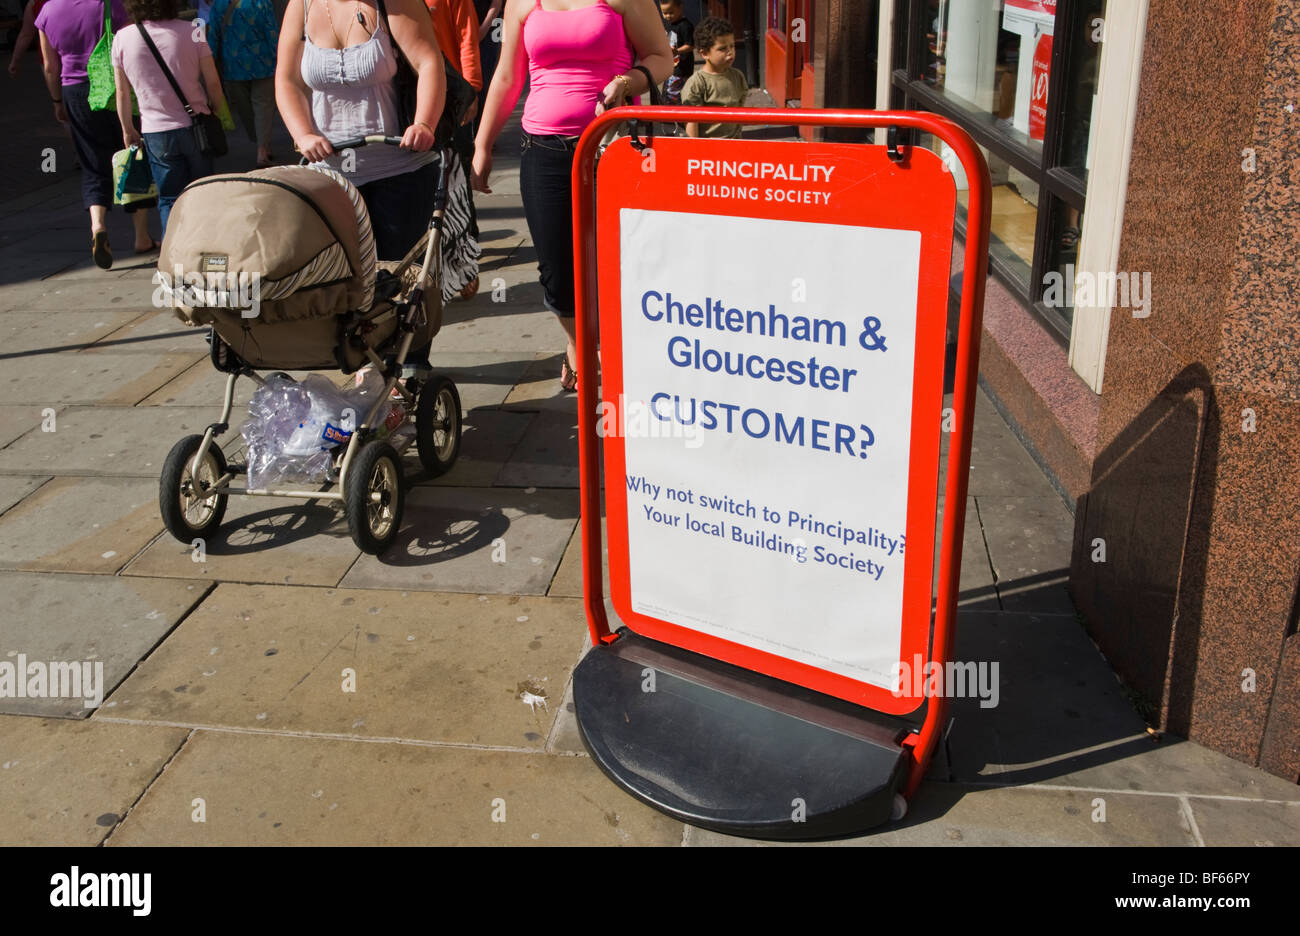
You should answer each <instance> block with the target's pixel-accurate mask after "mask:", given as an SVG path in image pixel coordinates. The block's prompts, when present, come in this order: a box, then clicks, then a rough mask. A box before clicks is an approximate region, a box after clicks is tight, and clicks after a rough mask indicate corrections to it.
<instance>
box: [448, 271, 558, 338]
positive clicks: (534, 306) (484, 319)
mask: <svg viewBox="0 0 1300 936" xmlns="http://www.w3.org/2000/svg"><path fill="white" fill-rule="evenodd" d="M534 275H535V274H534ZM510 296H511V298H510V303H509V304H508V305H502V304H500V303H492V302H491V301H489V300H482V302H481V304H480V305H479V306H478V307H475V308H474V309H472V310H471V309H470V308H469V307H468V306H467V307H466V309H465V310H464V311H463V313H462V314H465V315H466V316H471V317H467V318H465V319H464V320H460V319H452V317H451V316H450V315H448V316H447V318H446V319H444V322H443V326H442V331H440V332H438V337H437V338H435V339H434V345H433V346H434V348H435V349H436V350H438V351H440V352H441V351H473V352H478V353H484V352H488V351H518V352H525V353H527V354H535V353H537V352H538V351H543V352H545V351H549V352H551V353H558V352H560V351H563V350H564V343H565V336H564V329H563V327H561V325H560V323H559V321H558V320H557V319H556V317H555V315H554V314H553V313H551V312H548V311H547V310H546V308H545V306H543V305H542V288H541V286H540V285H536V284H535V283H534V284H532V285H528V284H521V285H519V286H513V287H511V289H510ZM475 301H476V302H479V301H480V300H479V299H478V297H477V296H476V297H475ZM480 309H481V310H482V311H481V312H480V311H479V310H480Z"/></svg>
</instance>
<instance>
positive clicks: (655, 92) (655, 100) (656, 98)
mask: <svg viewBox="0 0 1300 936" xmlns="http://www.w3.org/2000/svg"><path fill="white" fill-rule="evenodd" d="M632 68H633V69H635V70H636V71H639V72H640V73H641V74H643V75H645V83H646V87H647V89H648V91H649V94H650V103H651V104H652V105H655V106H658V105H660V104H662V103H663V102H664V101H663V95H661V94H660V93H659V86H658V85H657V84H655V80H654V78H653V77H652V76H651V74H650V69H648V68H646V67H645V66H644V65H633V66H632Z"/></svg>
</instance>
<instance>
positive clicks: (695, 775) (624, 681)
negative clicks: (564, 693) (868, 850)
mask: <svg viewBox="0 0 1300 936" xmlns="http://www.w3.org/2000/svg"><path fill="white" fill-rule="evenodd" d="M573 702H574V707H575V710H576V714H577V720H578V729H579V731H580V733H581V735H582V740H583V743H584V744H585V745H586V747H587V750H588V751H589V752H591V756H592V757H593V758H594V759H595V761H596V763H597V764H598V765H600V769H601V770H603V771H604V772H605V774H606V775H608V776H609V778H610V779H611V780H613V781H614V782H615V783H617V784H618V785H619V786H620V787H622V788H623V789H624V790H626V791H627V792H629V793H631V794H632V795H633V796H635V797H636V798H637V799H639V800H642V801H643V802H645V803H648V804H649V805H651V806H653V807H655V808H656V809H658V810H660V811H662V812H664V813H667V814H668V815H670V816H673V817H674V818H676V819H680V820H681V821H683V822H687V823H690V824H691V825H696V826H700V827H701V828H705V829H711V830H714V831H716V832H723V833H726V834H728V835H739V836H746V837H750V838H763V839H783V840H797V839H818V838H836V837H841V836H846V835H852V834H855V833H859V832H863V831H866V830H868V829H870V828H872V827H874V826H877V825H880V824H881V823H884V822H886V821H887V820H888V819H889V818H890V815H891V812H892V810H893V808H894V798H895V795H896V794H897V793H898V790H899V787H900V785H901V783H902V781H903V780H904V778H905V776H906V770H905V767H906V765H907V763H908V754H907V752H906V751H905V750H904V748H903V747H902V741H903V738H904V737H906V736H907V734H908V733H909V732H910V731H911V730H912V725H911V724H910V723H909V722H908V721H906V720H903V719H899V718H893V717H891V716H888V715H883V714H881V713H879V712H875V711H872V710H870V709H864V708H862V707H861V706H857V705H853V704H851V703H848V702H844V701H842V700H840V699H834V698H831V697H830V696H825V695H822V694H820V693H816V692H813V691H811V690H808V689H803V688H801V687H798V686H794V685H792V684H790V683H786V682H782V681H781V680H777V679H772V678H770V677H768V676H762V675H759V674H757V673H753V672H750V671H749V670H745V669H741V668H740V667H736V666H732V665H730V664H728V663H722V662H719V661H717V660H714V659H711V658H709V657H705V656H701V655H699V654H696V653H692V652H690V651H688V650H683V649H681V648H678V647H673V646H670V645H669V644H664V643H659V642H658V641H653V640H649V639H647V638H645V637H641V636H639V635H637V634H634V633H632V632H631V631H629V630H627V629H626V628H625V629H623V630H621V631H619V637H618V639H617V640H615V641H614V642H613V643H611V644H602V645H600V646H596V647H593V648H592V650H591V651H590V652H589V653H588V654H587V655H586V656H585V657H584V658H583V660H582V662H581V663H580V664H579V665H578V667H577V669H576V670H574V673H573Z"/></svg>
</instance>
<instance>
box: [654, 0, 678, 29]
mask: <svg viewBox="0 0 1300 936" xmlns="http://www.w3.org/2000/svg"><path fill="white" fill-rule="evenodd" d="M659 12H660V13H662V14H663V18H664V19H666V20H668V22H670V23H673V22H676V21H677V20H679V19H681V18H682V0H659Z"/></svg>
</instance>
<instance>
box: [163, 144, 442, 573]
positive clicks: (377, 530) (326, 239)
mask: <svg viewBox="0 0 1300 936" xmlns="http://www.w3.org/2000/svg"><path fill="white" fill-rule="evenodd" d="M400 143H401V138H400V137H384V136H368V137H364V138H357V139H354V140H347V141H340V142H337V143H335V144H334V148H335V150H336V151H342V150H344V149H350V148H356V147H359V146H365V145H373V144H387V145H398V144H400ZM442 166H443V169H442V171H441V172H440V173H439V182H438V190H437V197H436V199H435V209H434V213H433V217H432V218H431V219H430V221H429V229H428V231H427V232H426V233H425V235H424V236H423V237H422V238H421V239H420V241H419V242H418V243H417V244H416V245H415V246H414V247H413V248H412V249H411V251H410V253H408V254H407V255H406V257H405V258H404V259H403V260H402V261H401V263H399V264H396V265H391V264H390V265H387V266H388V267H389V268H386V269H380V268H379V266H380V265H379V264H377V262H376V260H375V251H374V240H373V237H372V235H371V231H370V221H369V218H368V216H367V214H366V208H365V205H364V203H363V202H362V201H361V198H360V195H359V194H358V193H357V190H356V188H355V187H353V186H352V185H351V183H349V182H348V181H347V180H346V178H345V177H344V176H342V175H340V174H339V173H336V172H333V171H331V170H327V169H326V170H321V169H319V168H311V167H306V166H283V167H277V168H273V169H263V170H259V171H256V172H248V173H241V174H232V175H216V176H208V177H206V178H203V179H200V180H198V181H196V182H193V183H191V184H190V185H189V186H187V187H186V188H185V190H184V191H183V192H182V193H181V195H180V197H179V198H178V199H177V200H176V203H175V205H174V206H173V208H172V212H171V217H170V219H169V221H168V229H167V237H166V240H165V242H164V244H163V247H162V253H161V256H160V257H159V261H158V269H159V276H158V280H161V282H162V289H161V292H162V298H163V299H165V300H166V301H169V302H170V303H171V305H172V306H173V307H174V308H175V309H176V314H177V316H178V317H179V318H180V319H181V320H182V321H184V322H186V323H187V324H190V325H205V326H208V328H209V333H208V342H209V345H210V351H211V359H212V364H213V366H214V367H216V369H217V370H219V371H221V372H222V373H225V374H227V375H228V377H227V380H226V392H225V402H224V404H223V406H222V410H221V418H220V419H219V420H218V421H217V422H215V423H213V424H212V425H210V426H208V428H207V430H206V431H205V432H204V433H203V434H202V435H190V436H186V437H185V438H183V439H181V440H180V441H179V442H177V443H176V445H175V446H173V447H172V450H171V452H170V453H169V454H168V456H167V460H166V462H165V463H164V464H163V469H162V477H161V479H160V491H159V507H160V508H161V511H162V517H163V523H164V524H165V525H166V527H167V530H168V531H169V532H170V533H171V534H172V535H173V536H175V537H176V538H177V539H179V540H181V541H182V542H185V543H190V542H192V541H193V540H195V539H197V538H203V537H206V536H207V535H208V534H209V533H211V531H213V530H214V529H216V528H217V527H218V526H219V525H220V523H221V520H222V517H223V516H224V514H225V510H226V501H227V498H228V497H229V495H231V494H250V495H276V496H281V497H299V498H312V499H314V500H337V501H342V502H343V508H344V512H345V514H346V516H347V521H348V529H349V531H350V532H351V534H352V539H353V540H354V541H355V542H356V544H357V546H358V547H360V548H361V550H362V551H364V552H366V553H370V554H372V555H373V554H378V553H380V552H382V551H383V550H385V549H387V548H388V547H389V546H390V545H391V544H392V542H393V540H394V539H395V538H396V536H397V532H398V529H399V527H400V526H401V523H402V508H403V505H404V502H405V487H404V478H403V472H402V467H401V453H402V450H404V449H405V448H407V447H409V445H410V444H411V438H410V432H409V430H408V431H407V432H404V433H397V432H392V433H391V436H392V437H393V438H400V439H403V440H404V441H400V442H398V443H397V444H396V445H394V444H390V442H389V441H388V440H387V439H386V438H377V437H376V436H377V435H378V434H379V430H380V429H381V428H382V429H383V430H384V431H385V432H388V431H390V430H394V429H395V428H400V427H401V425H406V424H410V423H413V424H414V429H415V432H414V441H415V444H416V447H417V450H418V452H419V456H420V461H421V463H422V464H423V465H424V468H425V470H426V471H428V472H429V474H431V475H440V474H442V473H443V472H445V471H447V470H448V469H449V468H451V466H452V465H453V464H454V463H455V461H456V456H457V454H458V453H459V450H460V436H461V411H460V394H459V393H458V392H457V390H456V385H455V383H453V382H452V381H451V380H450V379H449V378H447V377H445V376H432V377H428V378H419V377H415V378H410V379H408V380H406V381H405V382H403V381H401V380H400V379H399V378H400V376H401V372H402V365H403V364H404V362H405V360H406V356H407V354H408V352H409V351H410V350H411V349H412V348H413V347H416V348H418V347H420V346H421V345H423V344H424V343H425V342H427V341H429V340H430V339H431V338H432V337H433V336H434V335H435V334H437V332H438V329H439V327H440V326H441V321H442V301H441V291H440V282H439V257H440V253H439V244H438V241H439V235H440V230H441V222H442V215H443V211H444V209H445V207H446V204H447V193H446V176H447V172H446V167H447V160H446V159H445V158H444V159H443V160H442ZM158 280H156V282H157V281H158ZM367 364H369V365H371V366H372V367H374V368H375V369H376V370H377V371H378V372H379V373H380V374H381V375H382V376H383V378H384V382H385V386H384V390H383V392H382V393H380V394H379V395H378V398H377V399H376V400H375V402H374V405H373V406H372V407H371V408H370V410H369V411H368V412H367V413H365V415H364V418H362V419H360V421H359V423H357V424H356V425H355V426H354V427H353V426H347V427H343V428H346V429H348V430H350V435H346V438H344V437H343V436H344V433H341V432H340V433H338V435H337V438H338V439H339V441H338V444H337V445H336V446H334V447H333V448H332V449H331V451H332V456H333V459H332V467H333V473H334V474H336V475H337V478H338V483H337V487H336V488H335V487H333V486H332V485H330V484H323V485H322V486H321V487H320V488H319V489H316V490H300V489H299V490H280V489H274V490H272V489H261V490H253V489H250V488H249V487H248V486H247V485H245V486H244V487H235V486H234V485H233V482H234V481H235V479H236V478H237V477H238V476H240V475H247V474H248V472H247V466H246V465H235V464H232V465H228V464H227V463H226V458H225V454H224V453H223V452H222V450H221V446H220V445H218V444H217V442H216V437H217V436H219V435H221V434H223V433H225V432H227V431H228V430H229V428H230V425H229V421H230V412H231V408H232V406H233V402H234V395H235V382H236V381H237V380H238V379H239V378H240V377H249V378H251V379H252V380H254V381H256V382H257V383H258V384H259V385H260V386H265V384H266V381H265V380H264V379H263V378H262V377H261V376H259V374H258V373H257V371H259V370H270V371H276V372H279V373H277V374H276V375H275V376H278V377H280V378H281V379H291V378H290V377H289V375H288V374H286V373H284V371H287V370H335V369H337V370H340V371H342V372H343V373H345V374H351V373H353V372H355V371H357V370H358V369H359V368H361V367H363V366H365V365H367ZM388 403H392V404H396V405H400V406H401V407H402V408H403V410H404V415H403V416H401V424H400V425H399V426H397V427H394V425H393V419H392V418H391V417H390V419H389V420H388V425H384V422H383V420H381V419H380V418H379V417H380V414H381V413H382V412H385V411H388V409H389V407H388V406H387V405H386V404H388ZM357 415H358V416H359V415H360V414H357ZM331 428H332V429H333V428H334V427H331ZM335 437H336V436H331V441H332V440H333V439H334V438H335Z"/></svg>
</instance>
